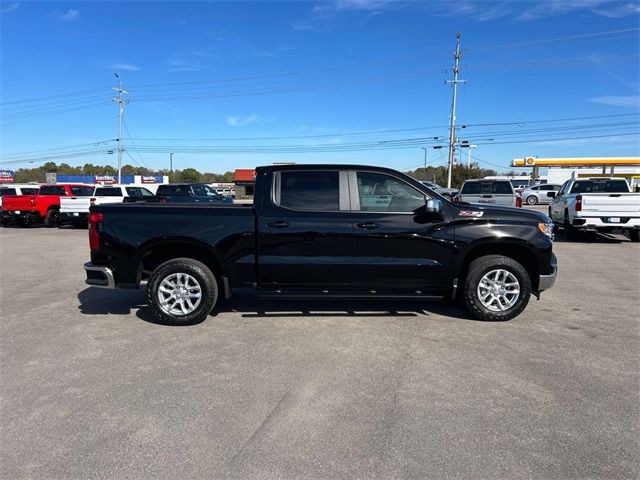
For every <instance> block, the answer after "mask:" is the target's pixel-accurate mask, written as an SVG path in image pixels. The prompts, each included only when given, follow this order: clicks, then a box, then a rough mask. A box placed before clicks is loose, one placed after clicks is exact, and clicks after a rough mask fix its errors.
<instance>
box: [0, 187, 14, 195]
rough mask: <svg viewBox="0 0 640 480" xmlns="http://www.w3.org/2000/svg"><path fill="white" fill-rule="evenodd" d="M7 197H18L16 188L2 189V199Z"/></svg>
mask: <svg viewBox="0 0 640 480" xmlns="http://www.w3.org/2000/svg"><path fill="white" fill-rule="evenodd" d="M5 195H17V193H16V189H15V188H0V197H4V196H5Z"/></svg>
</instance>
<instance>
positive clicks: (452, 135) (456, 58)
mask: <svg viewBox="0 0 640 480" xmlns="http://www.w3.org/2000/svg"><path fill="white" fill-rule="evenodd" d="M461 56H462V54H461V53H460V33H456V50H455V51H454V52H453V80H446V81H445V83H450V84H452V85H453V96H452V100H451V117H450V118H449V157H448V168H447V170H448V172H447V188H451V171H452V170H453V163H454V161H455V143H456V97H457V94H458V83H464V82H465V81H466V80H458V73H459V72H460V67H459V65H460V57H461Z"/></svg>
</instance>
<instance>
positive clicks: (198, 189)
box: [156, 183, 233, 203]
mask: <svg viewBox="0 0 640 480" xmlns="http://www.w3.org/2000/svg"><path fill="white" fill-rule="evenodd" d="M156 196H157V197H158V198H159V199H160V201H161V202H165V203H233V200H232V199H231V198H229V197H225V196H223V195H220V194H219V193H218V192H216V191H215V190H214V189H213V188H211V187H210V186H209V185H206V184H204V183H172V184H169V185H160V186H158V190H157V192H156Z"/></svg>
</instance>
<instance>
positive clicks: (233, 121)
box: [227, 113, 264, 127]
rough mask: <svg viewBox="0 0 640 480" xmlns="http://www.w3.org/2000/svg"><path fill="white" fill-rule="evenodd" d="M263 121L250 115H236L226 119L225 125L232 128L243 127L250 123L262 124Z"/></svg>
mask: <svg viewBox="0 0 640 480" xmlns="http://www.w3.org/2000/svg"><path fill="white" fill-rule="evenodd" d="M263 120H264V119H263V118H262V117H261V116H260V115H258V114H256V113H252V114H251V115H237V116H232V117H227V124H229V125H230V126H232V127H245V126H247V125H250V124H252V123H257V122H262V121H263Z"/></svg>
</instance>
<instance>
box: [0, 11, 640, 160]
mask: <svg viewBox="0 0 640 480" xmlns="http://www.w3.org/2000/svg"><path fill="white" fill-rule="evenodd" d="M1 8H2V14H1V15H2V17H1V22H2V72H3V73H2V100H1V101H2V104H3V110H2V119H1V120H2V131H1V132H0V136H1V139H2V156H1V157H0V158H1V163H0V167H2V168H19V167H21V166H33V165H37V164H40V163H42V162H44V161H46V160H47V159H52V160H53V161H56V162H58V163H60V162H67V163H70V164H72V165H82V164H84V163H94V164H106V163H109V164H112V165H115V164H116V156H115V155H113V154H108V153H107V152H108V151H112V150H113V148H114V146H115V144H114V142H113V139H115V138H116V137H117V107H116V105H115V104H114V103H113V102H111V101H110V100H109V99H110V97H111V96H113V93H114V92H113V91H112V90H111V87H112V86H114V85H115V82H116V79H115V78H114V76H113V72H118V73H119V75H120V77H121V79H122V80H123V82H124V87H125V89H126V90H127V91H128V92H129V94H128V95H127V98H128V99H129V100H130V103H129V104H128V105H127V106H126V108H125V122H126V127H127V130H128V132H127V131H126V130H125V133H124V134H123V139H124V145H125V148H126V152H125V156H124V162H125V163H130V164H139V165H144V166H148V167H150V168H152V169H155V168H167V167H168V157H169V153H170V152H175V155H174V167H175V168H177V169H182V168H186V167H195V168H198V169H200V170H203V171H213V172H223V171H226V170H230V169H233V168H236V167H252V166H255V165H261V164H269V163H272V162H274V161H294V162H299V163H311V162H339V163H366V164H378V165H385V166H390V167H393V168H398V169H408V168H416V167H418V166H420V165H421V164H422V163H423V161H424V151H423V150H422V149H421V146H427V148H428V162H429V164H431V165H439V164H444V163H445V152H446V150H445V149H439V150H438V149H433V148H432V146H433V145H437V144H440V145H444V144H445V143H446V140H443V139H446V136H447V128H446V125H447V123H448V116H449V109H450V102H451V87H450V86H447V85H445V84H444V80H446V79H448V78H450V77H451V66H452V61H453V59H452V51H453V48H454V46H455V34H456V32H461V33H462V53H463V56H462V61H461V75H460V77H461V78H462V79H465V80H467V83H466V84H462V85H460V87H459V102H458V114H457V122H458V124H459V125H468V126H467V127H466V128H463V129H460V130H459V133H458V135H459V138H460V139H467V140H469V141H470V142H472V143H474V144H477V145H478V146H477V148H476V149H474V150H472V154H473V156H474V157H475V158H476V159H477V160H478V161H480V162H481V165H483V166H486V167H493V166H498V167H504V168H506V167H507V166H508V165H509V164H510V162H511V159H512V158H514V157H523V156H529V155H537V156H541V157H544V156H547V157H548V156H553V157H556V156H559V157H568V156H599V155H620V156H632V155H634V156H635V155H639V154H640V143H639V136H638V131H639V130H638V128H639V127H638V121H639V120H640V119H639V118H638V113H639V111H640V103H639V96H638V95H639V91H638V89H639V84H640V81H639V80H640V79H639V78H638V77H639V71H640V69H639V58H638V54H639V51H638V50H639V42H638V38H639V31H638V27H639V19H640V3H638V2H631V1H608V0H583V1H577V0H550V1H538V2H523V1H511V2H489V1H461V2H456V3H450V2H412V1H405V2H401V1H397V2H389V1H385V0H338V1H331V2H329V1H327V2H293V1H289V2H142V1H141V2H132V3H129V2H109V3H107V2H78V3H69V2H11V1H9V2H2V5H1ZM580 117H588V118H581V119H579V118H580ZM486 124H489V125H486ZM367 132H368V133H367ZM273 137H276V138H273ZM283 137H284V138H283ZM434 137H439V138H438V139H437V140H435V139H434ZM584 137H589V138H584ZM540 140H547V141H544V142H542V141H540ZM99 142H105V143H99ZM464 157H465V158H466V151H465V153H464ZM27 162H33V163H27Z"/></svg>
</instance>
